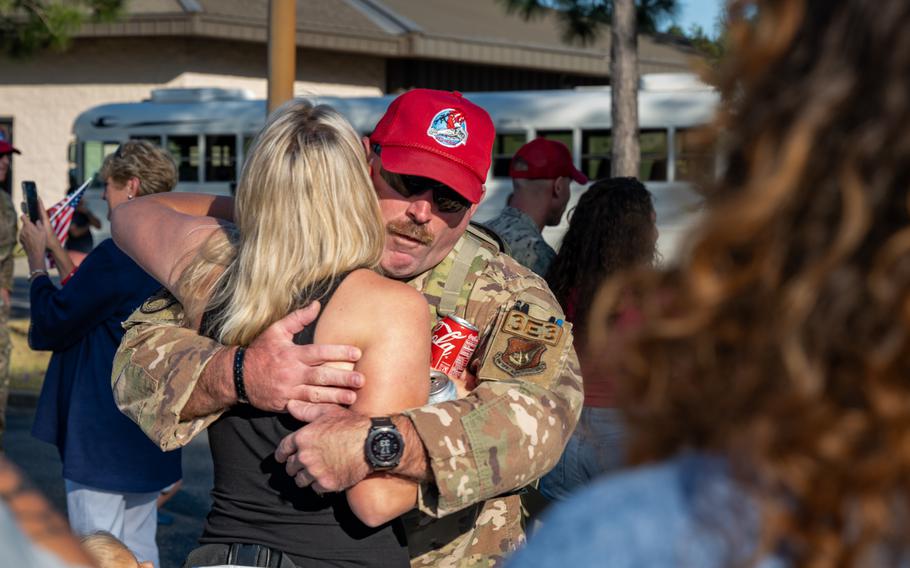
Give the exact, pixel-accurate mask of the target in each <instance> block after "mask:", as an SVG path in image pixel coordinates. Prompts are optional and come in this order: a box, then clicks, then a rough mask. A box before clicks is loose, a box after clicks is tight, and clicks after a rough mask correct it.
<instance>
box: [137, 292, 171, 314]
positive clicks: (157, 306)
mask: <svg viewBox="0 0 910 568" xmlns="http://www.w3.org/2000/svg"><path fill="white" fill-rule="evenodd" d="M176 303H177V298H175V297H174V296H173V295H172V294H171V293H170V292H169V291H168V289H167V288H162V289H160V290H158V291H157V292H155V293H154V294H153V295H152V296H150V297H149V299H148V300H146V301H145V302H143V303H142V305H141V306H139V311H140V312H142V313H144V314H147V315H148V314H157V313H158V312H161V311H164V310H166V309H168V308H170V307H171V306H173V305H174V304H176Z"/></svg>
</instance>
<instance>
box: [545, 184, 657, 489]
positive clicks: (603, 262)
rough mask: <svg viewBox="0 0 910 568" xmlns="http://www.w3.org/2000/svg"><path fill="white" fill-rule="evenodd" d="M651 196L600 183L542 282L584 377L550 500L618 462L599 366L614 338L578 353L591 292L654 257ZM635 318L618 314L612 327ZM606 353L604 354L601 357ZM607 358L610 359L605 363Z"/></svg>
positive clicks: (607, 384) (617, 435) (613, 419)
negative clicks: (573, 341)
mask: <svg viewBox="0 0 910 568" xmlns="http://www.w3.org/2000/svg"><path fill="white" fill-rule="evenodd" d="M655 221H656V214H655V212H654V204H653V202H652V200H651V193H650V192H649V191H648V190H647V189H645V186H644V185H643V184H642V183H641V182H640V181H638V180H637V179H635V178H628V177H618V178H611V179H604V180H600V181H598V182H597V183H595V184H594V185H592V186H591V187H590V188H589V189H588V190H587V191H586V192H585V193H583V194H582V196H581V198H579V200H578V205H577V206H576V207H575V209H573V210H572V213H571V218H570V221H569V229H568V230H567V231H566V235H565V238H564V239H563V241H562V246H560V248H559V254H558V255H557V256H556V258H555V259H554V260H553V264H552V265H551V267H550V269H549V271H548V272H547V284H549V285H550V289H551V290H552V291H553V294H554V295H555V296H556V299H557V300H559V303H560V305H561V306H563V308H564V309H565V311H566V319H567V320H568V321H570V322H572V324H573V325H574V326H575V334H576V335H575V337H576V338H578V339H577V345H578V346H579V347H578V349H577V352H578V361H579V363H580V365H581V374H582V377H584V387H585V404H584V407H583V408H582V411H581V418H579V421H578V426H577V427H576V430H575V433H574V434H573V435H572V437H571V438H570V439H569V442H568V444H567V445H566V449H565V451H564V452H563V454H562V457H561V458H560V460H559V462H558V463H557V464H556V466H555V467H554V468H553V470H552V471H551V472H550V473H548V474H547V475H546V476H544V477H543V478H542V479H541V481H540V491H541V492H542V493H543V494H544V495H545V496H546V497H547V498H549V499H565V498H566V497H567V496H568V495H569V493H570V492H572V491H573V490H575V489H576V488H578V487H580V486H582V485H585V484H587V483H588V482H589V481H591V479H593V478H595V477H597V476H598V475H599V474H601V473H604V472H606V471H609V470H613V469H616V468H618V467H620V466H621V465H622V464H623V461H624V458H623V426H622V419H621V417H620V414H619V410H618V409H617V408H616V404H615V396H614V392H613V391H614V384H613V382H614V373H613V372H612V371H611V370H610V369H609V368H607V367H606V366H605V365H604V364H603V363H605V362H607V363H608V362H609V361H612V360H613V359H615V358H617V357H618V356H619V355H620V354H621V342H620V341H619V339H620V338H619V337H618V336H615V337H614V338H612V340H611V341H609V342H607V344H606V345H604V346H603V349H602V348H600V347H598V349H597V350H596V351H594V352H591V351H588V350H586V349H584V345H585V337H586V335H587V333H586V332H587V327H588V310H589V308H590V306H591V304H592V302H593V300H594V297H595V295H596V294H597V290H598V289H599V288H600V286H601V284H602V283H603V282H604V281H605V280H606V279H608V278H611V277H613V276H615V275H617V273H619V272H620V271H622V270H626V269H629V268H634V267H636V266H640V265H643V264H644V265H650V264H651V263H652V262H653V261H654V258H655V256H656V248H655V245H656V244H657V226H656V225H655ZM636 314H637V312H636V311H635V310H624V311H620V312H619V313H617V314H616V316H615V319H616V322H617V325H625V324H626V323H628V322H630V321H634V320H635V318H636ZM604 349H607V350H608V351H609V353H605V352H604ZM605 360H609V361H605Z"/></svg>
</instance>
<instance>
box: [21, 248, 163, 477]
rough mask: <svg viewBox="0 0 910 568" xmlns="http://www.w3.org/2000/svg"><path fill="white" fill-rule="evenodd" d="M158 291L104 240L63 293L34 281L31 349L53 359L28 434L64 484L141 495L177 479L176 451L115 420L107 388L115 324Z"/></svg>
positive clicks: (117, 335)
mask: <svg viewBox="0 0 910 568" xmlns="http://www.w3.org/2000/svg"><path fill="white" fill-rule="evenodd" d="M160 287H161V285H160V284H158V283H157V282H156V281H155V280H154V279H152V277H151V276H149V275H148V274H146V273H145V272H143V270H142V269H141V268H139V266H138V265H137V264H136V263H135V262H133V261H132V260H131V259H130V258H129V257H128V256H126V254H124V253H123V252H122V251H121V250H120V249H118V248H117V246H116V245H115V244H114V241H112V240H110V239H108V240H106V241H104V242H103V243H101V244H100V245H98V247H97V248H95V250H94V251H92V252H91V253H90V254H89V255H88V256H87V257H86V258H85V260H84V261H83V262H82V264H81V266H80V267H79V270H77V271H76V273H75V274H74V275H73V276H72V278H70V280H69V282H67V283H66V285H65V286H64V287H63V288H57V287H56V286H54V284H53V283H52V282H51V280H50V278H48V277H47V276H39V277H38V278H35V280H34V281H33V282H32V285H31V320H32V323H31V328H30V329H29V344H30V345H31V347H32V349H38V350H50V351H53V352H54V354H53V356H52V357H51V360H50V364H49V365H48V368H47V373H46V375H45V377H44V386H43V387H42V388H41V396H40V398H39V400H38V409H37V411H36V414H35V424H34V425H33V426H32V435H34V436H35V437H37V438H39V439H41V440H44V441H45V442H49V443H51V444H55V445H56V446H57V448H58V450H59V451H60V458H61V460H62V461H63V477H64V478H66V479H69V480H71V481H76V482H78V483H82V484H84V485H88V486H90V487H94V488H97V489H103V490H107V491H116V492H123V493H147V492H152V491H158V490H160V489H162V488H164V487H166V486H168V485H170V484H171V483H173V482H175V481H177V480H178V479H180V477H181V472H180V452H179V451H174V452H169V453H164V452H162V451H161V450H160V449H158V447H157V446H156V445H155V444H154V443H152V441H151V440H149V439H148V438H147V437H146V436H145V434H144V433H143V432H142V430H140V429H139V427H138V426H137V425H136V424H134V423H133V422H132V421H131V420H130V419H129V418H127V417H126V416H124V415H123V414H121V413H120V411H119V410H118V409H117V405H116V404H115V403H114V393H113V391H112V389H111V368H112V367H113V361H114V353H115V352H116V351H117V347H118V346H119V345H120V340H121V339H122V338H123V334H124V330H123V328H122V327H121V325H120V324H121V322H122V321H124V320H126V319H127V317H129V315H130V314H131V313H132V312H133V310H135V309H136V308H137V307H138V306H139V305H140V304H141V303H142V302H143V301H144V300H145V299H146V298H148V297H149V296H150V295H152V294H153V293H154V292H155V291H156V290H158V289H159V288H160Z"/></svg>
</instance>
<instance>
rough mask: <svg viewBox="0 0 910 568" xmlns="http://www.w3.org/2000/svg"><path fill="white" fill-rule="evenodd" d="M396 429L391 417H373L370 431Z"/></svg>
mask: <svg viewBox="0 0 910 568" xmlns="http://www.w3.org/2000/svg"><path fill="white" fill-rule="evenodd" d="M390 427H391V428H394V427H395V423H393V422H392V417H391V416H373V417H371V418H370V429H371V430H372V429H373V428H390Z"/></svg>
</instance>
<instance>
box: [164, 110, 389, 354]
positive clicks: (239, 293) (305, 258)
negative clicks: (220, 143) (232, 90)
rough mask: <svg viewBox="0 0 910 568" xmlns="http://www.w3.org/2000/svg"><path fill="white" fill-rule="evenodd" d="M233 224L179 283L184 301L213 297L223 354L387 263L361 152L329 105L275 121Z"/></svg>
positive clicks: (263, 138) (256, 148)
mask: <svg viewBox="0 0 910 568" xmlns="http://www.w3.org/2000/svg"><path fill="white" fill-rule="evenodd" d="M234 220H235V223H236V231H229V239H228V240H225V239H224V238H223V234H220V233H219V234H217V238H210V239H209V240H208V242H207V243H206V245H205V246H204V247H203V249H202V250H201V251H200V253H199V254H198V255H197V257H196V258H195V259H194V261H193V262H192V263H191V264H190V266H189V267H188V268H187V269H186V270H185V271H184V272H183V274H182V275H181V277H180V280H179V282H178V287H179V288H180V289H181V290H182V291H183V292H184V294H187V293H189V294H194V295H197V296H198V295H199V294H200V293H204V294H205V295H206V296H207V295H209V293H210V292H211V298H210V300H209V302H208V307H209V308H212V314H213V317H212V319H211V320H210V321H208V322H207V325H208V326H210V328H211V329H215V330H218V332H217V334H216V336H217V339H218V340H219V341H221V342H222V343H225V344H238V345H246V344H248V343H249V342H250V341H252V339H253V338H255V337H256V336H258V335H259V334H260V333H261V332H262V331H263V330H264V329H265V328H266V327H268V326H269V325H270V324H271V323H272V322H274V321H276V320H278V319H280V318H281V317H283V316H285V315H287V314H288V313H289V312H290V311H291V310H292V309H294V308H296V307H297V306H298V305H299V304H300V303H302V302H303V301H304V300H308V299H315V298H311V296H312V295H313V294H314V293H316V292H317V290H316V286H318V285H319V284H320V283H323V282H325V281H327V280H329V281H330V280H332V279H334V278H335V277H337V276H338V275H339V274H342V273H344V272H347V271H350V270H354V269H356V268H375V267H376V266H378V264H379V261H380V259H381V258H382V250H383V246H384V238H385V231H384V228H383V221H382V216H381V214H380V211H379V202H378V199H377V198H376V194H375V193H374V190H373V185H372V182H371V180H370V175H369V171H368V167H367V163H366V157H365V151H364V148H363V146H362V145H361V144H360V140H359V138H358V136H357V134H356V132H354V129H353V128H352V127H351V125H350V124H348V122H347V121H346V120H345V119H344V118H343V117H342V116H341V115H340V114H339V113H338V112H337V111H335V110H334V109H332V108H331V107H328V106H325V105H319V106H313V105H311V104H310V103H309V102H307V101H304V100H294V101H291V102H288V103H286V104H285V105H283V106H282V107H281V108H280V109H278V110H277V111H275V113H273V115H272V116H271V118H270V119H269V121H268V123H267V124H266V126H265V128H264V129H263V130H262V131H261V132H260V133H259V135H258V136H257V138H256V140H255V142H254V143H253V146H252V147H251V149H250V153H249V157H248V159H247V161H246V163H245V164H244V167H243V173H242V174H241V176H240V184H239V185H238V187H237V196H236V201H235V204H234ZM219 266H220V267H224V272H223V273H222V274H221V275H220V276H219V275H217V273H216V271H215V270H213V268H214V267H219ZM185 297H186V296H185ZM200 305H202V304H201V303H200ZM189 313H190V316H191V317H192V316H193V312H192V310H190V312H189ZM196 315H198V310H197V311H196Z"/></svg>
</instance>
